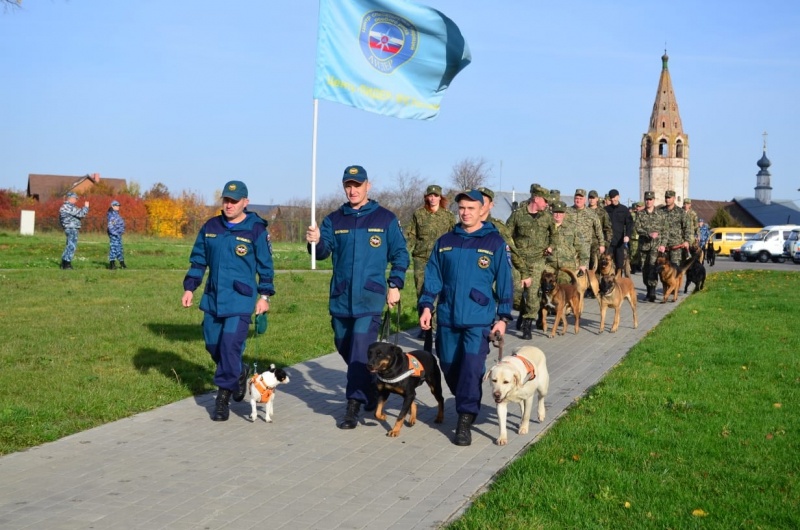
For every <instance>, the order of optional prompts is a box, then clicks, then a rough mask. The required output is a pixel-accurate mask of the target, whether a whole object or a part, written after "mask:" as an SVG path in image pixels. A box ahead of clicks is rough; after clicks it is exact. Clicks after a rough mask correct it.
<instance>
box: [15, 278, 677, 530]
mask: <svg viewBox="0 0 800 530" xmlns="http://www.w3.org/2000/svg"><path fill="white" fill-rule="evenodd" d="M634 281H635V283H636V284H637V285H638V284H641V276H635V277H634ZM639 294H640V295H641V294H642V291H641V290H639ZM680 299H683V296H681V298H680ZM675 307H676V304H664V305H662V304H646V303H645V304H642V303H640V304H639V305H638V309H639V328H638V329H636V330H634V329H632V321H631V314H630V309H629V308H628V306H627V304H626V305H625V306H624V307H623V310H622V320H621V325H620V329H619V331H618V332H617V333H616V334H611V333H608V332H606V333H603V334H598V324H599V315H598V313H599V311H598V304H597V303H596V302H595V301H594V300H587V301H586V309H585V313H584V318H583V319H582V323H583V328H582V330H581V332H580V334H578V335H574V334H573V333H572V326H571V325H570V327H569V330H568V334H567V335H566V336H564V337H556V338H555V339H548V338H546V337H544V336H543V335H541V332H538V334H536V335H534V338H533V341H530V342H529V341H525V343H527V344H533V345H535V346H538V347H540V348H542V349H543V350H544V351H545V353H546V354H547V357H548V360H547V364H548V368H549V370H550V376H551V383H550V394H549V396H548V400H547V419H546V420H545V421H544V422H543V423H541V424H540V423H537V422H536V421H532V422H531V430H530V432H529V433H528V434H527V435H525V436H519V435H517V434H516V428H517V426H518V422H519V409H518V408H517V407H516V406H512V407H509V412H510V417H509V444H508V445H506V446H504V447H500V446H497V445H495V444H494V439H495V437H496V436H497V433H498V426H497V416H496V414H495V407H494V403H493V402H492V401H491V400H490V398H489V392H488V384H487V386H485V387H484V398H483V403H484V407H483V409H482V411H481V414H480V416H479V417H478V420H477V422H476V425H475V428H474V430H473V442H472V445H471V446H470V447H457V446H455V445H453V444H452V443H451V438H452V434H453V431H454V428H455V421H456V413H455V410H454V402H453V398H452V396H450V395H449V392H448V391H447V388H446V387H445V397H446V408H445V423H443V424H442V425H436V424H434V423H433V419H434V417H435V407H434V405H435V402H434V400H433V398H432V396H431V395H430V392H429V391H428V389H427V387H425V386H424V385H423V386H422V387H420V389H419V394H418V400H419V401H420V402H421V406H420V407H419V418H418V422H417V425H415V426H414V427H413V428H409V427H407V426H406V427H405V428H403V431H402V433H401V436H400V437H399V438H387V437H386V436H385V432H386V431H387V427H388V423H382V422H379V421H377V420H375V419H374V418H372V417H368V418H366V419H363V420H362V422H361V425H360V426H359V427H358V428H357V429H355V430H353V431H342V430H339V429H338V428H336V422H337V420H338V419H339V417H340V416H341V415H342V413H343V411H344V408H345V402H344V388H343V385H344V382H345V375H344V363H343V362H342V361H341V359H340V358H339V356H338V354H330V355H326V356H323V357H320V358H318V359H314V360H311V361H309V362H306V363H302V364H299V365H296V366H292V367H290V368H289V369H288V371H289V374H290V377H291V382H290V383H289V384H288V385H282V386H280V387H279V390H278V394H277V400H276V405H275V411H276V412H275V417H274V423H271V424H267V423H265V422H264V421H263V419H261V418H262V417H263V415H262V416H260V417H259V420H258V421H257V422H256V423H251V422H250V421H248V420H247V419H246V416H247V415H248V414H249V411H250V409H249V404H247V403H238V404H233V407H232V414H231V418H230V420H229V421H227V422H222V423H214V422H212V421H210V419H209V414H210V410H211V408H212V407H213V401H214V395H213V394H206V395H202V396H197V397H195V398H193V399H185V400H183V401H180V402H177V403H173V404H171V405H167V406H165V407H161V408H159V409H156V410H153V411H151V412H146V413H143V414H138V415H136V416H133V417H131V418H127V419H123V420H120V421H116V422H114V423H110V424H107V425H103V426H101V427H98V428H95V429H92V430H89V431H86V432H82V433H79V434H75V435H73V436H68V437H67V438H64V439H62V440H58V441H56V442H53V443H49V444H45V445H42V446H39V447H35V448H33V449H30V450H28V451H24V452H20V453H15V454H11V455H7V456H4V457H2V458H0V528H3V529H5V530H12V529H22V528H37V529H38V528H48V529H87V528H100V529H114V528H119V529H131V528H143V529H148V530H152V529H159V528H164V529H171V530H172V529H233V530H246V529H250V528H252V529H256V528H257V529H263V528H269V529H270V530H275V529H279V528H285V529H292V530H294V529H301V528H313V529H316V530H325V529H358V528H363V529H385V528H393V529H415V528H437V527H439V526H440V525H442V524H444V523H446V522H448V521H451V520H453V519H454V518H456V517H458V516H459V515H460V514H461V513H462V512H463V511H464V509H465V508H466V507H467V506H468V505H469V504H470V502H471V500H472V499H473V498H474V497H475V496H476V495H478V494H480V493H481V492H482V491H484V489H485V488H486V487H487V485H488V484H489V483H490V482H491V480H492V478H493V477H494V476H495V474H496V473H497V472H498V471H500V470H501V469H503V467H504V466H506V465H507V464H508V463H509V462H510V461H512V460H513V459H514V458H515V457H516V456H517V455H518V454H520V453H521V452H522V451H525V450H526V449H527V448H528V446H529V445H530V444H532V443H534V442H535V441H536V439H537V438H538V437H539V436H540V435H541V434H542V433H543V432H544V431H546V430H547V429H548V428H549V427H550V426H551V425H552V424H553V423H554V422H555V421H556V420H557V418H558V417H559V416H560V415H561V414H562V412H564V410H565V409H566V408H567V407H568V406H569V405H570V403H572V402H573V401H574V400H575V399H576V398H578V397H579V396H581V395H582V394H583V393H584V392H586V390H587V389H588V388H589V387H591V386H592V385H594V384H595V383H597V381H599V380H600V379H601V378H602V377H603V376H604V375H605V374H606V372H608V370H609V369H611V368H612V367H613V366H614V365H616V364H617V363H618V362H619V361H620V360H621V359H622V358H623V357H624V356H625V354H626V353H627V352H628V350H629V349H630V348H631V347H632V346H633V345H634V344H636V343H637V342H638V341H639V340H640V339H641V338H642V337H643V336H644V335H645V334H646V333H647V332H648V331H649V330H650V329H651V328H653V327H654V326H655V325H656V324H657V323H658V322H659V321H660V320H661V318H663V317H664V316H665V315H666V314H667V313H668V312H669V311H671V310H672V309H674V308H675ZM610 319H611V313H609V315H608V318H607V320H610ZM606 326H607V327H610V322H608V321H607V323H606ZM413 335H416V333H414V334H413ZM413 335H408V334H405V333H404V334H401V335H400V337H399V338H398V340H399V343H400V345H401V346H403V347H405V348H407V349H416V348H418V347H419V341H417V340H414V339H413V338H412V336H413ZM522 344H523V341H521V340H520V339H519V333H518V332H516V331H513V330H512V331H511V332H510V333H509V335H507V338H506V348H505V353H506V354H510V352H511V350H512V349H513V348H514V347H516V346H520V345H522ZM495 359H496V350H494V349H493V351H492V353H491V354H490V358H489V361H488V362H489V364H492V363H494V361H495ZM399 405H400V398H399V397H398V396H392V397H391V398H390V399H389V407H388V414H389V416H390V417H389V421H390V422H393V418H394V417H395V416H396V414H397V412H398V408H399Z"/></svg>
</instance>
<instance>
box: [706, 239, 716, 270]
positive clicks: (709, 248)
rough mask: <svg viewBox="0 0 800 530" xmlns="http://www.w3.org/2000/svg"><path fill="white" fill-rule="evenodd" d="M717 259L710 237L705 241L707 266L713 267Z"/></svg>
mask: <svg viewBox="0 0 800 530" xmlns="http://www.w3.org/2000/svg"><path fill="white" fill-rule="evenodd" d="M716 261H717V251H716V250H715V249H714V242H713V241H711V240H710V239H709V240H708V243H706V262H707V263H708V266H709V267H713V266H714V263H716Z"/></svg>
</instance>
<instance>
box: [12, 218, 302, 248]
mask: <svg viewBox="0 0 800 530" xmlns="http://www.w3.org/2000/svg"><path fill="white" fill-rule="evenodd" d="M204 222H205V219H203V220H200V219H197V220H190V221H183V222H179V221H174V220H158V219H150V218H128V217H126V218H125V230H126V233H129V234H132V233H135V234H144V235H146V234H153V235H154V237H155V235H156V234H161V233H169V234H181V235H183V236H185V237H194V236H195V235H197V232H198V231H199V230H200V227H201V226H203V223H204ZM19 223H20V220H19V218H16V219H0V230H6V231H9V232H16V233H19V230H20V226H19ZM307 226H308V221H299V220H296V219H289V220H287V219H275V220H273V221H270V222H269V233H270V237H271V239H272V241H279V242H289V243H298V242H303V241H305V233H306V227H307ZM34 230H35V231H34V233H37V232H61V231H62V228H61V225H60V224H59V222H58V217H44V218H43V217H37V218H36V226H35V228H34ZM81 231H82V232H96V233H105V232H106V223H105V220H104V219H103V220H97V219H84V220H83V222H82V225H81Z"/></svg>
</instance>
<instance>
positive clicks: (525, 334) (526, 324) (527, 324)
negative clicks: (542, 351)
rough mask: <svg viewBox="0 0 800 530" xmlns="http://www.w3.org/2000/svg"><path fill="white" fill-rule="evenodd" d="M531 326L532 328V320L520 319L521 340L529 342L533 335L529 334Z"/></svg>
mask: <svg viewBox="0 0 800 530" xmlns="http://www.w3.org/2000/svg"><path fill="white" fill-rule="evenodd" d="M532 326H533V319H530V318H523V319H522V340H531V339H532V338H533V333H532V332H531V327H532Z"/></svg>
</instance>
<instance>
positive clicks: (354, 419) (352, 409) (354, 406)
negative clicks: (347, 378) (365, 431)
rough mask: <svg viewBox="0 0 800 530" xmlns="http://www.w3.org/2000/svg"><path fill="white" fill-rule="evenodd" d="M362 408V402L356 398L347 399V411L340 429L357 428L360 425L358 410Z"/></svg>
mask: <svg viewBox="0 0 800 530" xmlns="http://www.w3.org/2000/svg"><path fill="white" fill-rule="evenodd" d="M359 410H361V403H359V402H358V401H356V400H355V399H348V400H347V412H345V413H344V419H343V420H342V422H341V423H340V424H339V428H340V429H355V428H356V427H358V411H359Z"/></svg>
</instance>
